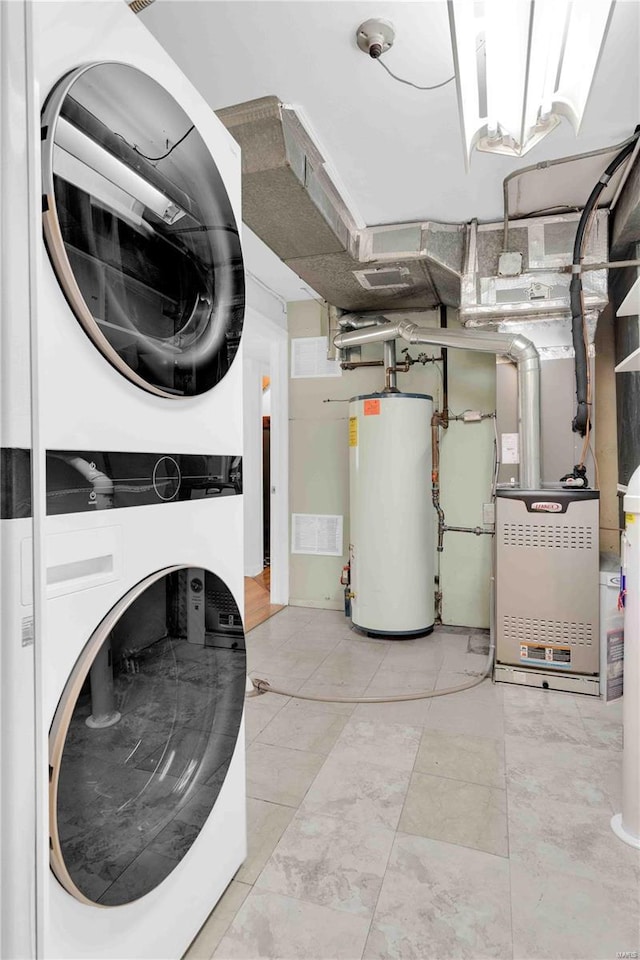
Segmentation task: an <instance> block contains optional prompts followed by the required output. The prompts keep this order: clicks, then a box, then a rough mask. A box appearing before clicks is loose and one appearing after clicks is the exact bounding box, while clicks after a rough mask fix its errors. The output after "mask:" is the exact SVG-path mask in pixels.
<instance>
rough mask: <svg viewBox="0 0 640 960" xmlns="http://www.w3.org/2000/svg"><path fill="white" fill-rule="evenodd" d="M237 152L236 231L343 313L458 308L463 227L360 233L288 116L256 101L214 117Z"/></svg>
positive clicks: (415, 226)
mask: <svg viewBox="0 0 640 960" xmlns="http://www.w3.org/2000/svg"><path fill="white" fill-rule="evenodd" d="M217 115H218V117H219V118H220V120H221V121H222V122H223V123H224V125H225V126H226V127H227V129H228V130H229V131H230V133H231V134H232V136H233V137H235V139H236V140H237V141H238V143H239V144H240V146H241V148H242V195H243V198H242V199H243V203H242V215H243V219H244V221H245V223H246V224H247V225H248V226H249V227H250V228H251V229H252V230H253V231H254V232H255V233H256V234H257V235H258V236H259V237H260V238H261V239H262V240H263V241H264V242H265V243H266V244H267V245H268V246H269V247H270V248H271V249H272V250H273V251H274V253H276V254H277V255H278V256H279V257H280V259H281V260H283V261H284V262H285V263H286V264H287V266H289V267H291V269H292V270H293V271H294V272H295V273H297V274H298V276H299V277H301V278H302V279H303V280H304V281H305V282H306V283H308V284H309V285H310V286H311V287H313V289H314V290H316V291H317V292H318V293H319V294H320V296H322V297H324V298H325V299H326V300H327V301H328V302H329V303H331V304H333V305H335V306H336V307H339V308H341V309H343V310H370V309H377V308H381V309H382V308H386V309H395V308H401V309H404V310H409V309H413V310H416V309H417V310H421V309H428V308H429V307H433V306H436V305H437V304H439V303H445V304H447V305H449V306H458V304H459V302H460V277H461V273H462V260H463V252H464V234H465V225H464V224H440V223H434V222H431V221H426V222H416V223H402V224H396V225H393V224H391V225H389V224H384V225H381V226H377V227H376V226H374V227H366V228H364V229H361V228H359V227H358V226H357V224H356V223H355V222H354V220H353V217H352V216H351V214H350V212H349V210H348V208H347V206H346V204H345V203H344V201H343V200H342V198H341V196H340V194H339V193H338V191H337V189H336V188H335V186H334V184H333V182H332V180H331V178H330V176H329V174H328V173H327V170H326V167H325V161H324V158H323V156H322V154H321V153H320V151H319V150H318V148H317V146H316V145H315V143H314V142H313V140H312V138H311V137H310V135H309V134H308V133H307V131H306V129H305V127H304V126H303V124H302V122H301V120H300V118H299V116H298V115H297V114H296V111H295V110H294V109H293V108H292V107H288V106H285V105H284V104H282V103H281V102H280V101H279V99H278V98H277V97H262V98H261V99H259V100H251V101H248V102H247V103H241V104H238V105H236V106H232V107H227V108H225V109H223V110H219V111H218V112H217Z"/></svg>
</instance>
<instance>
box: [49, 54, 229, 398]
mask: <svg viewBox="0 0 640 960" xmlns="http://www.w3.org/2000/svg"><path fill="white" fill-rule="evenodd" d="M42 136H43V159H42V171H43V195H44V196H43V211H44V213H43V218H44V236H45V242H46V245H47V250H48V252H49V256H50V258H51V262H52V264H53V268H54V270H55V273H56V276H57V278H58V281H59V283H60V285H61V286H62V289H63V291H64V293H65V296H66V298H67V300H68V302H69V305H70V306H71V308H72V309H73V311H74V313H75V315H76V317H77V318H78V320H79V321H80V323H81V324H82V326H83V328H84V330H85V331H86V333H87V334H88V335H89V337H90V338H91V339H92V340H93V342H94V343H95V345H96V346H97V347H98V348H99V349H100V350H101V351H102V353H103V354H104V355H105V357H107V359H108V360H109V361H110V362H111V363H112V364H113V365H114V366H115V367H116V368H117V369H118V370H119V371H120V372H121V373H123V374H124V375H125V376H126V377H128V378H129V380H131V381H133V383H135V384H137V385H138V386H139V387H142V388H144V389H145V390H148V391H150V392H151V393H155V394H159V395H161V396H166V397H188V396H194V395H196V394H200V393H204V392H205V391H207V390H210V389H211V388H212V387H213V386H215V384H216V383H218V382H219V380H220V379H221V378H222V377H223V376H224V375H225V373H226V372H227V370H228V368H229V365H230V364H231V361H232V360H233V357H234V356H235V353H236V351H237V348H238V343H239V340H240V334H241V331H242V322H243V317H244V272H243V264H242V252H241V247H240V239H239V235H238V228H237V224H236V221H235V218H234V215H233V209H232V207H231V203H230V200H229V197H228V195H227V191H226V188H225V184H224V183H223V180H222V177H221V176H220V173H219V171H218V168H217V166H216V163H215V161H214V159H213V157H212V155H211V152H210V151H209V149H208V147H207V145H206V144H205V142H204V140H203V139H202V137H201V136H200V134H199V132H198V131H197V130H196V128H195V127H194V125H193V123H192V121H191V119H190V118H189V117H188V115H187V114H186V113H185V111H184V110H183V109H182V107H180V106H179V105H178V104H177V103H176V101H175V100H174V99H173V97H172V96H171V95H170V94H169V93H167V91H166V90H164V89H163V88H162V87H161V86H160V85H159V84H158V83H156V81H155V80H152V79H151V78H150V77H148V76H146V74H144V73H141V72H140V71H139V70H136V69H135V68H134V67H131V66H127V65H125V64H121V63H97V64H92V65H89V66H88V67H87V66H85V67H81V68H79V69H78V70H75V71H73V72H72V73H70V74H69V75H68V76H67V77H65V78H64V79H63V80H62V81H60V83H59V84H58V85H57V86H56V87H55V88H54V90H53V91H52V93H51V94H50V96H49V98H48V100H47V102H46V104H45V106H44V109H43V113H42Z"/></svg>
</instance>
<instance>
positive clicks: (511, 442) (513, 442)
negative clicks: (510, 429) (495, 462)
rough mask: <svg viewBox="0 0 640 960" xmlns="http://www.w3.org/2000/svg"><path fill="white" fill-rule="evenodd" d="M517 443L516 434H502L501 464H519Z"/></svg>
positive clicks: (518, 445) (518, 446)
mask: <svg viewBox="0 0 640 960" xmlns="http://www.w3.org/2000/svg"><path fill="white" fill-rule="evenodd" d="M519 441H520V437H519V436H518V434H517V433H503V434H502V463H520V442H519Z"/></svg>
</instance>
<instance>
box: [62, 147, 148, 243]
mask: <svg viewBox="0 0 640 960" xmlns="http://www.w3.org/2000/svg"><path fill="white" fill-rule="evenodd" d="M53 171H54V173H55V175H56V176H57V177H60V178H61V179H62V180H66V181H67V183H71V184H73V185H74V186H75V187H79V188H80V190H82V191H84V193H87V194H89V196H90V197H91V198H92V201H97V202H98V203H100V204H102V206H105V207H107V208H108V209H109V210H112V211H114V212H115V213H117V214H118V216H119V217H120V219H122V220H126V221H127V223H130V224H132V226H134V227H136V228H137V229H139V230H143V231H144V232H149V233H153V227H152V226H151V224H150V223H148V222H147V221H146V220H143V219H142V214H143V213H144V204H142V203H140V201H139V200H135V199H134V198H133V197H132V196H131V195H130V194H128V193H125V191H124V190H121V189H120V187H116V185H115V184H114V183H112V182H111V181H110V180H107V179H106V178H105V177H103V176H101V175H100V174H99V173H96V171H95V170H93V169H92V168H91V167H88V166H87V164H86V163H83V162H82V161H81V160H78V158H77V157H74V156H73V154H71V153H67V151H66V150H63V149H62V147H59V146H58V145H57V144H55V143H54V145H53Z"/></svg>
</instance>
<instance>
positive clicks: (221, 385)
mask: <svg viewBox="0 0 640 960" xmlns="http://www.w3.org/2000/svg"><path fill="white" fill-rule="evenodd" d="M14 6H15V8H16V9H18V8H24V7H26V5H23V4H17V3H16V4H15V5H12V4H8V5H2V7H14ZM21 15H22V12H21V13H16V14H13V16H14V18H19V16H21ZM2 16H3V17H4V18H5V20H7V18H8V19H9V20H10V19H11V16H10V15H9V14H8V13H6V14H5V12H4V11H3V13H2ZM29 16H30V17H31V20H29ZM29 16H27V17H26V21H25V22H26V34H25V36H24V37H23V38H22V40H24V42H25V45H26V46H25V49H26V50H27V58H26V65H27V69H30V68H31V67H33V70H34V72H35V80H36V94H37V93H38V92H39V95H40V97H41V104H39V105H38V106H40V105H43V111H42V135H41V140H42V171H41V172H42V184H43V186H42V211H43V213H42V216H43V225H44V236H45V243H40V244H39V245H38V248H37V252H39V253H40V261H39V263H38V265H37V272H36V275H35V276H36V281H35V283H33V284H32V289H31V292H32V294H33V295H34V297H33V300H32V304H31V309H32V315H33V316H35V318H36V322H35V323H34V324H33V325H32V330H31V336H32V338H33V340H32V345H33V346H35V347H36V348H37V351H36V352H37V357H38V373H37V380H35V381H34V397H35V403H34V406H35V409H34V411H33V414H32V415H31V412H30V403H29V384H28V382H27V381H26V380H25V382H24V384H22V385H21V384H19V383H18V379H19V377H20V371H21V370H23V369H27V370H28V367H29V354H30V343H29V327H28V324H27V322H26V320H27V310H28V308H29V304H28V296H26V295H23V293H22V291H21V289H20V288H19V285H18V283H14V284H13V287H12V288H11V290H12V291H13V293H12V294H11V293H10V294H9V295H8V296H3V318H2V319H3V324H4V322H5V320H7V321H8V323H9V328H10V331H9V335H8V336H7V337H5V338H4V340H3V341H2V346H3V355H2V357H0V362H1V363H2V373H3V382H4V383H5V385H6V383H7V379H6V378H8V377H10V376H12V377H13V379H14V381H15V384H16V388H17V389H16V397H18V395H19V394H20V392H21V390H22V401H23V402H22V401H21V403H20V404H19V405H18V408H17V416H14V417H12V418H10V419H6V418H5V417H4V408H3V409H2V410H0V413H2V414H3V420H2V426H3V430H2V446H3V448H4V449H3V483H4V480H5V479H6V478H8V479H9V481H10V482H9V484H8V487H7V488H6V489H5V488H3V494H4V505H3V510H4V512H3V518H4V519H3V528H2V534H3V538H2V539H3V543H2V575H3V588H2V592H3V596H2V599H3V611H2V627H3V641H4V639H5V637H7V638H8V639H9V641H10V643H11V644H12V647H11V651H10V655H9V654H6V653H3V656H2V661H1V665H2V677H1V682H2V693H3V696H2V701H3V704H2V710H3V717H2V718H3V723H5V721H8V722H9V723H10V724H11V725H13V727H14V728H15V730H16V731H17V730H20V729H22V728H23V727H24V728H25V730H26V733H25V734H24V735H22V736H21V737H17V735H16V736H13V734H10V735H5V733H4V730H6V729H8V728H7V727H6V726H5V727H4V729H3V741H2V760H3V770H6V769H7V768H6V767H5V766H4V763H5V760H8V761H9V762H10V763H11V767H10V768H9V769H11V770H12V772H13V770H15V773H16V776H15V777H13V776H12V777H11V778H9V777H6V776H3V782H4V783H3V796H2V815H3V824H2V832H1V833H0V842H1V843H2V851H3V856H2V861H3V863H2V884H3V886H2V891H1V892H2V905H3V911H4V913H5V916H4V917H3V919H4V927H5V930H6V929H7V927H8V928H9V933H8V934H6V935H5V934H4V933H3V944H5V945H6V946H7V949H8V952H7V954H6V955H16V956H17V955H24V956H30V955H35V953H36V952H37V954H38V955H39V956H43V957H47V958H48V957H69V958H70V957H84V958H88V957H109V958H115V957H179V956H180V955H181V954H182V952H183V951H184V950H185V948H186V947H187V946H188V943H189V942H190V940H191V939H192V937H193V936H194V935H195V934H196V933H197V930H198V929H199V927H200V925H201V924H202V923H203V921H204V920H205V918H206V916H207V914H208V913H209V911H210V910H211V909H212V907H213V906H214V905H215V902H216V901H217V899H218V898H219V896H220V895H221V893H222V892H223V890H224V888H225V887H226V885H227V884H228V883H229V881H230V880H231V878H232V876H233V874H234V873H235V871H236V870H237V868H238V867H239V865H240V863H241V862H242V859H243V858H244V855H245V845H246V836H245V833H246V831H245V787H244V745H243V736H242V704H243V698H244V689H245V681H244V672H245V670H244V642H243V634H242V625H241V616H240V610H241V605H242V583H243V581H242V552H241V543H242V517H241V499H240V497H239V496H238V495H237V494H238V493H239V492H240V489H241V486H240V483H241V460H240V454H241V437H242V429H241V428H242V421H241V416H242V409H241V395H242V390H241V386H242V385H241V363H240V362H237V361H235V362H234V359H235V357H236V356H237V354H238V349H239V338H240V332H241V326H242V317H243V307H244V287H243V274H242V258H241V249H240V242H239V236H238V230H237V224H238V223H239V221H240V209H239V184H240V167H239V151H238V149H237V147H236V145H235V143H234V142H233V141H232V140H231V138H230V137H229V135H228V134H227V133H226V131H225V130H224V129H223V128H222V126H221V125H220V124H219V123H218V122H217V120H216V118H215V117H214V116H213V114H212V113H211V111H210V110H209V108H208V107H207V106H206V104H205V103H204V102H203V101H202V100H201V98H199V96H198V95H197V94H196V93H195V91H194V90H193V88H192V87H191V86H190V85H189V84H188V82H187V81H186V80H185V78H184V77H183V75H182V74H181V73H180V71H178V69H177V68H176V67H175V65H174V64H173V63H172V61H171V60H170V59H169V58H168V57H167V55H166V54H165V53H164V52H163V51H162V49H161V48H160V47H159V45H158V44H157V42H156V41H155V40H154V39H153V38H152V37H151V36H150V35H149V34H148V32H147V31H146V28H145V27H144V26H143V25H142V24H141V23H140V22H139V21H137V20H136V18H135V16H134V15H133V14H132V13H131V11H130V10H129V9H128V8H127V7H126V5H125V4H124V3H122V2H121V0H114V2H104V3H103V2H93V3H91V4H89V5H84V4H82V5H81V4H77V3H48V2H47V3H36V4H32V5H30V14H29ZM3 25H4V26H6V25H7V24H6V23H4V24H3ZM10 25H12V27H13V28H15V32H17V33H19V32H20V29H21V28H20V25H19V24H18V23H17V20H16V23H13V24H10ZM30 31H32V32H31V34H30ZM14 39H15V38H14ZM10 41H11V37H10V36H8V35H7V34H6V32H5V38H4V40H3V54H6V52H7V50H12V54H13V51H14V50H16V49H17V50H22V49H23V48H22V47H21V46H20V44H18V46H17V47H15V46H14V47H13V48H12V46H11V43H10ZM30 41H32V44H31V46H30ZM5 42H6V43H7V45H6V46H5ZM30 55H31V59H29V56H30ZM18 59H19V58H18ZM7 72H8V74H10V72H11V71H10V68H9V69H8V71H7ZM18 74H19V71H18V70H16V71H15V76H14V77H12V80H15V78H16V76H18ZM3 79H4V74H3ZM12 92H13V88H12ZM28 92H29V91H28V90H27V93H28ZM14 100H15V103H14V104H13V106H14V107H19V105H20V103H19V101H20V97H19V96H15V97H14ZM3 129H4V130H5V131H7V130H12V131H15V126H14V125H12V124H11V117H10V116H9V117H8V119H7V123H6V126H5V125H4V121H3ZM32 132H33V128H32ZM12 150H13V154H11V151H12ZM7 151H8V152H9V153H10V154H11V156H9V157H8V159H9V160H13V161H14V162H23V160H24V158H23V154H24V150H23V145H22V143H21V138H20V136H15V143H13V142H10V143H9V144H8V146H7ZM36 166H37V164H36ZM17 213H18V217H17V219H16V223H15V224H13V223H12V224H11V229H12V230H13V229H16V231H17V233H16V236H17V237H18V239H20V231H21V225H20V222H19V221H20V215H22V216H24V211H22V214H21V213H20V210H18V211H17ZM3 222H4V221H3ZM5 225H6V224H5ZM32 226H33V224H32ZM25 230H26V228H25ZM32 232H33V231H32ZM27 246H28V243H27V241H26V240H25V243H23V244H22V245H21V246H20V249H21V250H22V251H23V253H24V249H26V248H27ZM32 249H33V248H32ZM6 250H7V247H6V246H3V254H2V256H3V274H8V273H9V272H10V270H13V271H14V272H15V274H16V276H18V274H21V271H22V274H24V273H25V270H24V256H23V257H22V260H20V256H19V255H18V253H16V254H15V256H14V255H11V256H9V255H7V256H6V257H5V254H6ZM31 279H32V281H33V277H32V278H31ZM11 296H13V300H12V299H11ZM18 307H19V308H20V310H23V311H24V313H23V314H21V313H20V310H19V309H17V308H18ZM25 358H26V359H25ZM16 360H17V361H18V362H16ZM5 391H6V387H5ZM5 400H6V392H5V397H4V398H3V403H4V401H5ZM4 406H6V403H5V404H4ZM32 424H33V425H34V427H35V430H36V432H35V434H34V444H35V454H36V456H35V457H33V456H32V455H31V453H32V450H31V426H32ZM45 454H46V456H45ZM34 460H35V461H36V473H37V463H38V462H41V463H42V464H43V465H44V464H45V460H46V470H44V469H43V471H42V476H41V477H40V481H39V482H40V487H39V488H38V482H36V491H38V489H40V494H41V495H40V497H39V498H38V496H37V495H36V497H35V500H34V502H33V504H32V503H31V477H30V470H31V466H32V465H33V461H34ZM45 474H46V477H45ZM5 520H6V522H5ZM34 570H35V572H36V579H35V582H32V574H33V571H34ZM34 597H35V610H36V631H35V644H34V642H33V628H32V619H31V618H32V616H33V601H34ZM18 644H20V646H18ZM9 689H10V690H11V695H10V696H5V694H6V692H7V691H8V690H9ZM34 713H35V716H36V724H35V728H34V724H33V714H34ZM30 736H31V742H30V741H29V737H30ZM25 743H26V745H27V747H28V748H29V749H22V750H20V749H19V748H18V746H17V745H18V744H21V745H22V747H24V745H25ZM38 755H39V756H40V760H41V761H42V762H43V763H44V762H46V759H47V757H48V761H49V786H48V802H49V817H48V823H46V822H44V821H45V819H46V818H45V817H41V821H42V822H41V827H40V830H39V832H38V833H37V837H36V840H37V848H36V856H35V862H34V860H33V858H32V850H33V845H32V844H31V836H32V832H33V821H34V808H33V800H32V795H33V781H34V777H33V765H34V756H35V757H36V758H37V757H38ZM45 779H46V778H45ZM7 785H9V786H7ZM44 792H46V791H44ZM7 798H8V800H7ZM45 802H46V798H45V797H44V796H41V797H40V798H39V808H40V810H41V811H42V808H43V806H44V803H45ZM7 810H10V812H11V816H10V817H8V818H7V817H5V811H7ZM5 852H6V853H8V856H7V857H5ZM12 872H14V873H15V876H16V877H17V878H18V880H19V889H16V890H15V891H14V890H12V889H11V876H12ZM32 928H35V929H37V936H33V935H32ZM14 946H17V950H13V947H14ZM12 950H13V952H11V951H12Z"/></svg>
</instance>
